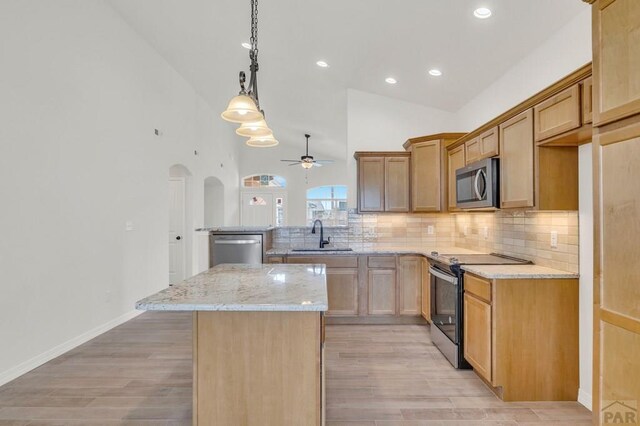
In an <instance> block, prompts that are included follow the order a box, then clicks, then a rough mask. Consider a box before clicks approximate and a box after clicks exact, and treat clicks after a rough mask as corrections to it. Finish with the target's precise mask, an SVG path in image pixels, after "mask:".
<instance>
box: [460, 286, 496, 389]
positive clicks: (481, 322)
mask: <svg viewBox="0 0 640 426" xmlns="http://www.w3.org/2000/svg"><path fill="white" fill-rule="evenodd" d="M464 358H465V359H466V360H467V361H469V364H471V365H472V366H473V368H474V370H475V371H476V373H478V374H479V375H480V376H482V377H483V378H484V379H485V380H486V381H488V382H491V305H490V304H489V303H487V302H485V301H482V300H480V299H479V298H477V297H475V296H473V295H471V294H470V293H469V292H467V293H465V295H464Z"/></svg>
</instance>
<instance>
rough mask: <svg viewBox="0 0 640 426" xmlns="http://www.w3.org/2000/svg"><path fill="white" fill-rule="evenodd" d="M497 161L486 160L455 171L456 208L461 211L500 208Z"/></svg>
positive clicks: (493, 159) (492, 159) (495, 159)
mask: <svg viewBox="0 0 640 426" xmlns="http://www.w3.org/2000/svg"><path fill="white" fill-rule="evenodd" d="M498 161H499V160H498V159H497V158H487V159H484V160H480V161H476V162H475V163H471V164H469V165H468V166H466V167H463V168H461V169H458V170H456V206H457V207H459V208H461V209H479V208H491V207H496V208H498V207H500V185H499V184H498V174H499V170H498Z"/></svg>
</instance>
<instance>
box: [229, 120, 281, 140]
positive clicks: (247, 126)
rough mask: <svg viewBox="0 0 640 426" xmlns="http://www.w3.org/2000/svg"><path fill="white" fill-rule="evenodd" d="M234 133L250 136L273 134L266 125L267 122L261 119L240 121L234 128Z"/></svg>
mask: <svg viewBox="0 0 640 426" xmlns="http://www.w3.org/2000/svg"><path fill="white" fill-rule="evenodd" d="M236 134H238V135H240V136H245V137H247V138H252V137H255V136H258V137H260V136H273V133H272V132H271V129H270V128H269V127H268V126H267V122H266V121H264V119H262V120H258V121H251V122H247V123H242V124H241V125H240V127H238V129H237V130H236Z"/></svg>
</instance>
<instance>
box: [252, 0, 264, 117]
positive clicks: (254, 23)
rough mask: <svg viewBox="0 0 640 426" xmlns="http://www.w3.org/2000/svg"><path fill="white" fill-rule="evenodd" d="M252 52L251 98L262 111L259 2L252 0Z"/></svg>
mask: <svg viewBox="0 0 640 426" xmlns="http://www.w3.org/2000/svg"><path fill="white" fill-rule="evenodd" d="M250 41H251V50H250V51H249V59H251V65H250V67H249V70H250V72H251V79H250V80H249V96H251V97H252V98H253V100H254V101H255V103H256V106H257V107H258V110H260V112H262V115H263V116H264V111H262V110H261V109H260V100H259V99H258V75H257V74H258V0H251V39H250Z"/></svg>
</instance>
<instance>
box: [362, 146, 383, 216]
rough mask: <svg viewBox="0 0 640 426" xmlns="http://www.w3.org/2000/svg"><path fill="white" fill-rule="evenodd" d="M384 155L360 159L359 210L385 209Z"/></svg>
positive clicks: (377, 210)
mask: <svg viewBox="0 0 640 426" xmlns="http://www.w3.org/2000/svg"><path fill="white" fill-rule="evenodd" d="M384 160H385V158H384V157H363V158H359V159H358V210H359V211H361V212H382V211H384V188H385V178H384V166H385V161H384Z"/></svg>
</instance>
